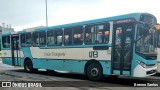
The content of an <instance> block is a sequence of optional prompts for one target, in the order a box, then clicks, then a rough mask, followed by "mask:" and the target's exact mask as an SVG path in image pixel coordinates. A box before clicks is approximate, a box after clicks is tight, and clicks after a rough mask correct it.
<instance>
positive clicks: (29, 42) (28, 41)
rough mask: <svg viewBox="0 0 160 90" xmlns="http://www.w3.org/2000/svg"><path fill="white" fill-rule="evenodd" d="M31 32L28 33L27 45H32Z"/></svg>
mask: <svg viewBox="0 0 160 90" xmlns="http://www.w3.org/2000/svg"><path fill="white" fill-rule="evenodd" d="M31 43H32V42H31V33H27V34H26V45H27V46H28V45H31Z"/></svg>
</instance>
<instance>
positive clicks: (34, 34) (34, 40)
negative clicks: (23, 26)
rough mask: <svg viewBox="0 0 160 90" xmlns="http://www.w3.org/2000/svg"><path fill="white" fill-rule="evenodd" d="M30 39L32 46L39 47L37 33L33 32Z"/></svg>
mask: <svg viewBox="0 0 160 90" xmlns="http://www.w3.org/2000/svg"><path fill="white" fill-rule="evenodd" d="M32 37H33V46H38V45H39V38H38V32H34V33H33V34H32Z"/></svg>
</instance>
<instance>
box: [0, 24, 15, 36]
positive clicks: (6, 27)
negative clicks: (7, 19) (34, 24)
mask: <svg viewBox="0 0 160 90" xmlns="http://www.w3.org/2000/svg"><path fill="white" fill-rule="evenodd" d="M7 32H14V29H13V28H11V24H9V25H5V23H2V26H1V25H0V34H4V33H7Z"/></svg>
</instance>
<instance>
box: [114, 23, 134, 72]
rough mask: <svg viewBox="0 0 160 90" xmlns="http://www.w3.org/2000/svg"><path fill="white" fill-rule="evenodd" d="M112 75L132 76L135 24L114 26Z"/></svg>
mask: <svg viewBox="0 0 160 90" xmlns="http://www.w3.org/2000/svg"><path fill="white" fill-rule="evenodd" d="M113 29H114V32H113V36H114V38H113V41H112V42H113V48H112V49H113V51H112V70H111V73H112V74H116V75H117V74H118V75H131V59H132V50H133V49H132V47H133V46H132V42H133V40H132V38H133V33H132V32H133V24H114V27H113Z"/></svg>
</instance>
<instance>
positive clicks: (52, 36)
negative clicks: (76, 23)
mask: <svg viewBox="0 0 160 90" xmlns="http://www.w3.org/2000/svg"><path fill="white" fill-rule="evenodd" d="M47 45H48V46H52V45H55V32H54V31H47Z"/></svg>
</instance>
